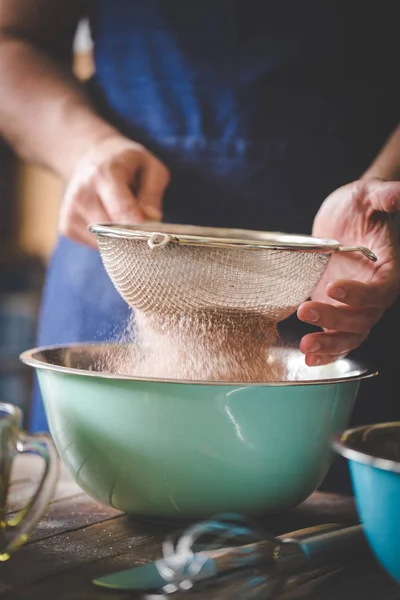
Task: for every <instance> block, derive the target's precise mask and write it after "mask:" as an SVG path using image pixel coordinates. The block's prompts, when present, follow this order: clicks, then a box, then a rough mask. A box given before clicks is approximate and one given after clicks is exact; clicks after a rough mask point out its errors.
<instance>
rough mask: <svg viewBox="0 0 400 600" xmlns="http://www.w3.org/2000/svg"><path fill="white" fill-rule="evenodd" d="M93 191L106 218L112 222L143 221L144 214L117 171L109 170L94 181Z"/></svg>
mask: <svg viewBox="0 0 400 600" xmlns="http://www.w3.org/2000/svg"><path fill="white" fill-rule="evenodd" d="M95 191H96V192H97V195H98V196H99V197H100V199H101V202H102V204H103V206H104V210H105V211H106V213H107V215H108V217H109V218H108V220H110V221H112V222H114V223H143V221H144V214H143V212H142V210H141V209H140V207H139V204H138V202H137V199H136V198H135V196H134V194H133V192H132V190H131V189H130V187H129V185H128V183H126V181H125V180H124V179H122V178H120V177H119V176H118V172H116V171H111V170H110V171H109V173H108V174H107V175H106V176H104V175H103V176H101V177H99V178H98V179H97V180H96V182H95Z"/></svg>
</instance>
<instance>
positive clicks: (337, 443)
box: [332, 421, 400, 474]
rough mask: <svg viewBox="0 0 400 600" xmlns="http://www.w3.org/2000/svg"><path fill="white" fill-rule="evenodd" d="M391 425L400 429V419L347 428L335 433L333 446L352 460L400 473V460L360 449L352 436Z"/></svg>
mask: <svg viewBox="0 0 400 600" xmlns="http://www.w3.org/2000/svg"><path fill="white" fill-rule="evenodd" d="M389 427H391V428H393V427H394V428H399V430H400V421H388V422H385V423H374V424H372V425H360V426H358V427H353V428H351V429H346V430H345V431H342V432H341V433H335V434H334V435H333V436H332V446H333V448H334V449H335V450H336V452H337V453H338V454H340V455H342V456H343V457H344V458H347V459H348V460H350V461H353V462H357V463H360V464H364V465H368V466H370V467H375V468H376V469H381V470H383V471H391V472H392V473H399V474H400V461H395V460H391V459H389V458H382V457H380V456H374V455H373V454H370V453H368V452H364V451H363V450H360V449H359V448H358V445H356V444H354V443H352V438H353V437H354V436H355V435H357V434H360V433H367V432H370V431H373V430H374V429H386V428H389Z"/></svg>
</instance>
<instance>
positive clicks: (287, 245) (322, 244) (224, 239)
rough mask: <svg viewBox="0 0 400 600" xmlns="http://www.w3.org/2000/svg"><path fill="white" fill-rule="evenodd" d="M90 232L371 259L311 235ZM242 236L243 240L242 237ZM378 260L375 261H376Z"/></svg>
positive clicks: (169, 227) (98, 227)
mask: <svg viewBox="0 0 400 600" xmlns="http://www.w3.org/2000/svg"><path fill="white" fill-rule="evenodd" d="M88 229H89V231H90V232H91V233H94V234H95V235H96V236H105V237H111V238H123V239H131V240H135V241H147V242H151V240H152V239H154V237H155V236H158V237H160V238H161V239H165V238H167V240H166V242H164V243H160V244H155V245H159V246H161V245H165V244H166V243H170V242H171V243H176V244H181V245H191V246H204V245H206V246H208V247H214V248H221V247H223V248H238V247H240V248H244V249H250V250H287V251H296V252H315V253H324V254H332V253H333V252H336V251H348V250H351V251H361V252H362V253H363V254H365V255H367V254H368V258H371V259H372V260H374V259H373V258H372V256H371V255H372V253H371V251H370V250H368V249H367V248H365V249H364V248H362V247H354V248H351V249H350V248H349V249H347V248H344V247H343V246H341V244H340V242H338V241H337V240H330V239H320V238H315V237H313V236H309V235H297V234H287V233H281V232H267V231H258V230H247V229H223V228H218V227H197V226H192V225H190V226H187V225H177V224H173V223H149V222H147V223H145V224H143V225H124V224H116V223H103V224H94V225H89V228H88ZM240 236H242V237H240ZM375 259H376V257H375Z"/></svg>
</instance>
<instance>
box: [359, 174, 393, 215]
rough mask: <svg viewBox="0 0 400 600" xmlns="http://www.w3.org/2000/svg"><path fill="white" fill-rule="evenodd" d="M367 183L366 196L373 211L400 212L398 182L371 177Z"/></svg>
mask: <svg viewBox="0 0 400 600" xmlns="http://www.w3.org/2000/svg"><path fill="white" fill-rule="evenodd" d="M367 185H368V188H367V193H368V198H369V200H370V202H371V206H372V208H373V209H374V210H375V211H378V212H385V213H389V214H397V213H400V182H398V181H382V180H380V179H371V180H369V181H368V184H367Z"/></svg>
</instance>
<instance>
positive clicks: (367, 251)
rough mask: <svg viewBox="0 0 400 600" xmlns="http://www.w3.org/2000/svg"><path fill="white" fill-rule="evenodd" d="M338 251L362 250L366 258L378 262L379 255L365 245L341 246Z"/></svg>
mask: <svg viewBox="0 0 400 600" xmlns="http://www.w3.org/2000/svg"><path fill="white" fill-rule="evenodd" d="M337 251H338V252H361V254H363V255H364V256H365V257H366V258H369V260H372V262H376V261H377V260H378V257H377V256H376V254H374V253H373V252H372V250H370V249H369V248H365V246H339V247H338V248H337Z"/></svg>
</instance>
